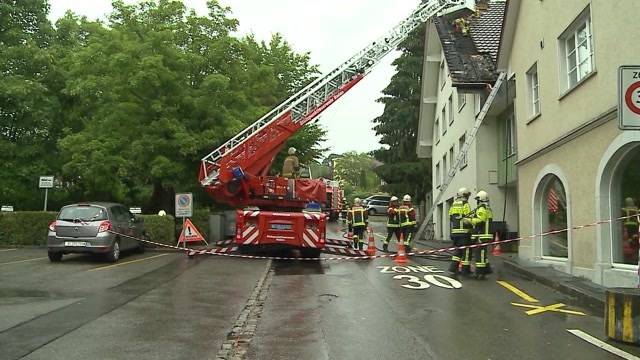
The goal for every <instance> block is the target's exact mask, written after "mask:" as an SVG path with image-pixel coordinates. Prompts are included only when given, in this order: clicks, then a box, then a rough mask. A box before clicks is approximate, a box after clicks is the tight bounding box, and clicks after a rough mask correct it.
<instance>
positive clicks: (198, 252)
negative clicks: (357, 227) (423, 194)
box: [109, 216, 634, 261]
mask: <svg viewBox="0 0 640 360" xmlns="http://www.w3.org/2000/svg"><path fill="white" fill-rule="evenodd" d="M631 217H634V216H623V217H619V218H615V219H609V220H601V221H596V222H593V223H590V224H586V225H577V226H572V227H570V228H565V229H560V230H553V231H547V232H544V233H541V234H534V235H528V236H521V237H518V238H514V239H506V240H498V241H491V242H484V243H478V244H472V245H464V246H454V247H448V248H439V249H430V250H421V251H414V252H410V253H407V255H408V256H412V255H429V254H437V253H441V252H449V251H454V250H460V249H473V248H478V247H482V246H489V245H496V244H505V243H508V242H514V241H520V240H528V239H533V238H536V237H539V236H548V235H553V234H559V233H563V232H565V231H569V230H581V229H585V228H589V227H594V226H598V225H602V224H610V223H613V222H615V221H620V220H625V219H628V218H631ZM109 232H111V233H113V234H116V235H118V236H123V237H127V238H130V239H134V240H137V241H142V242H144V243H148V244H153V245H156V246H160V247H164V248H169V249H175V250H180V251H185V252H186V253H187V254H188V255H191V256H192V255H217V256H226V257H234V258H241V259H263V260H302V261H320V260H321V261H333V260H372V259H378V258H394V257H396V256H398V255H397V254H381V255H372V256H341V257H320V258H305V257H300V258H296V257H282V256H254V255H243V254H231V253H227V252H220V251H218V252H216V250H217V249H204V250H194V249H188V248H184V247H179V246H176V245H167V244H162V243H158V242H155V241H151V240H146V239H139V238H136V237H133V236H130V235H127V234H121V233H118V232H116V231H113V230H109Z"/></svg>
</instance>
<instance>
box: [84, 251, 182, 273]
mask: <svg viewBox="0 0 640 360" xmlns="http://www.w3.org/2000/svg"><path fill="white" fill-rule="evenodd" d="M166 255H169V254H160V255H156V256H150V257H146V258H144V259H138V260H131V261H126V262H123V263H118V264H113V265H107V266H100V267H97V268H93V269H89V270H87V271H98V270H106V269H111V268H114V267H116V266H122V265H129V264H133V263H136V262H139V261H145V260H151V259H155V258H158V257H160V256H166Z"/></svg>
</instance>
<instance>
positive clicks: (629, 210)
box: [622, 206, 638, 226]
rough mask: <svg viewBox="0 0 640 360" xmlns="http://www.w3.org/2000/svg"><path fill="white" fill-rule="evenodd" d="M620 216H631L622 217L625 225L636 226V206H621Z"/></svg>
mask: <svg viewBox="0 0 640 360" xmlns="http://www.w3.org/2000/svg"><path fill="white" fill-rule="evenodd" d="M622 214H623V215H622V216H624V217H627V216H632V217H627V218H626V219H624V225H625V226H638V217H637V216H638V208H637V207H635V206H631V207H625V208H622Z"/></svg>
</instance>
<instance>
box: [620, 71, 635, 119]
mask: <svg viewBox="0 0 640 360" xmlns="http://www.w3.org/2000/svg"><path fill="white" fill-rule="evenodd" d="M618 127H619V128H620V129H621V130H640V65H635V66H631V65H625V66H620V67H619V68H618Z"/></svg>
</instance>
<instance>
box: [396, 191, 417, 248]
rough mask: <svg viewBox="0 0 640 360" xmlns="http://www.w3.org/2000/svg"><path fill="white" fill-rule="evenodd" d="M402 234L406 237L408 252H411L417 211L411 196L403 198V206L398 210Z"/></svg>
mask: <svg viewBox="0 0 640 360" xmlns="http://www.w3.org/2000/svg"><path fill="white" fill-rule="evenodd" d="M398 217H399V220H400V232H401V233H402V236H403V237H404V243H405V245H406V247H407V252H411V241H412V240H413V236H414V234H415V231H416V211H415V209H414V208H413V206H412V205H411V196H410V195H405V196H403V197H402V205H401V206H400V207H399V208H398Z"/></svg>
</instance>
